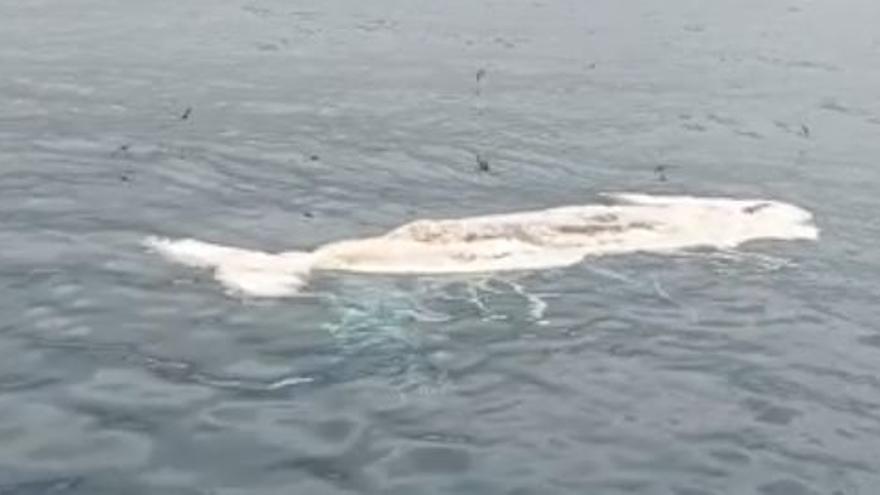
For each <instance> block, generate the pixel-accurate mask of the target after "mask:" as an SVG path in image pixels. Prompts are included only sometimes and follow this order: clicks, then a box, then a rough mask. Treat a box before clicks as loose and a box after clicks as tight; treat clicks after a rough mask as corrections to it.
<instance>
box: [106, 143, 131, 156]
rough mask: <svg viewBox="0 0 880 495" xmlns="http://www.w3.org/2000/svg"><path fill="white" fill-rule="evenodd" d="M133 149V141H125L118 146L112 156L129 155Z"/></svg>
mask: <svg viewBox="0 0 880 495" xmlns="http://www.w3.org/2000/svg"><path fill="white" fill-rule="evenodd" d="M130 149H131V143H125V144H122V145H120V146H119V147H118V148H116V150H115V151H113V153H111V154H110V156H119V155H122V156H128V151H129V150H130Z"/></svg>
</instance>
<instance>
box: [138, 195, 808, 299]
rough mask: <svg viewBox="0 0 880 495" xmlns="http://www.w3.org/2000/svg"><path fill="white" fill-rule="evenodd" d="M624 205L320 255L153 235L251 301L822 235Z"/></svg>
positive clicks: (750, 213)
mask: <svg viewBox="0 0 880 495" xmlns="http://www.w3.org/2000/svg"><path fill="white" fill-rule="evenodd" d="M610 197H612V198H613V199H614V200H616V201H617V202H618V204H612V205H586V206H566V207H560V208H553V209H547V210H540V211H529V212H520V213H509V214H499V215H486V216H478V217H468V218H460V219H445V220H431V219H423V220H417V221H414V222H411V223H408V224H405V225H403V226H401V227H398V228H397V229H394V230H392V231H391V232H389V233H387V234H385V235H382V236H378V237H372V238H363V239H354V240H345V241H340V242H334V243H330V244H326V245H324V246H321V247H319V248H318V249H316V250H314V251H313V252H311V253H306V252H301V251H290V252H283V253H277V254H273V253H266V252H262V251H251V250H246V249H239V248H231V247H225V246H218V245H214V244H209V243H206V242H202V241H197V240H193V239H182V240H170V239H161V238H156V237H151V238H148V239H147V241H146V243H147V245H148V246H149V247H151V248H152V249H154V250H155V251H157V252H159V253H160V254H162V255H163V256H164V257H166V258H167V259H169V260H171V261H175V262H178V263H182V264H185V265H189V266H195V267H202V268H211V269H213V270H214V274H215V277H216V278H217V280H218V281H220V282H221V283H222V284H223V285H224V286H225V287H227V288H228V289H230V290H232V291H235V292H240V293H243V294H246V295H250V296H257V297H281V296H287V295H291V294H296V293H297V292H298V291H300V290H301V289H302V288H303V287H304V286H305V284H306V283H307V278H308V274H309V272H310V271H311V270H339V271H347V272H364V273H389V274H405V273H414V274H445V273H475V272H494V271H508V270H535V269H542V268H551V267H561V266H568V265H572V264H575V263H578V262H580V261H581V260H582V259H584V258H585V257H587V256H598V255H609V254H622V253H630V252H637V251H649V252H670V251H676V250H681V249H687V248H694V247H709V248H718V249H732V248H735V247H737V246H739V245H741V244H743V243H745V242H749V241H753V240H758V239H779V240H791V239H817V238H818V235H819V230H818V228H817V227H816V226H815V225H814V224H813V216H812V214H811V213H810V212H808V211H806V210H804V209H802V208H799V207H797V206H794V205H790V204H787V203H782V202H778V201H764V200H740V199H725V198H699V197H691V196H651V195H645V194H614V195H610Z"/></svg>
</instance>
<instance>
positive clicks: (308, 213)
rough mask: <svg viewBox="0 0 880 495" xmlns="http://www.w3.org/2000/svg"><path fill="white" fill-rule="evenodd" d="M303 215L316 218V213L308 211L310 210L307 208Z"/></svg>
mask: <svg viewBox="0 0 880 495" xmlns="http://www.w3.org/2000/svg"><path fill="white" fill-rule="evenodd" d="M303 216H304V217H306V218H315V214H314V213H312V212H310V211H308V210H306V211H304V212H303Z"/></svg>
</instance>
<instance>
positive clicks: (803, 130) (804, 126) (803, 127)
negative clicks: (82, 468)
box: [801, 124, 810, 138]
mask: <svg viewBox="0 0 880 495" xmlns="http://www.w3.org/2000/svg"><path fill="white" fill-rule="evenodd" d="M801 136H803V137H805V138H808V137H810V128H809V127H807V124H801Z"/></svg>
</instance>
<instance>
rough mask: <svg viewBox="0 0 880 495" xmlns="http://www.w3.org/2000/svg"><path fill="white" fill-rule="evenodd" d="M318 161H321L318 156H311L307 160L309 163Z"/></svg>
mask: <svg viewBox="0 0 880 495" xmlns="http://www.w3.org/2000/svg"><path fill="white" fill-rule="evenodd" d="M320 159H321V157H320V156H318V155H312V156H310V157H309V160H311V161H313V162H316V161H318V160H320Z"/></svg>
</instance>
